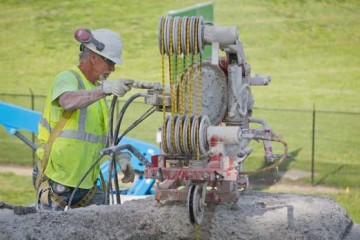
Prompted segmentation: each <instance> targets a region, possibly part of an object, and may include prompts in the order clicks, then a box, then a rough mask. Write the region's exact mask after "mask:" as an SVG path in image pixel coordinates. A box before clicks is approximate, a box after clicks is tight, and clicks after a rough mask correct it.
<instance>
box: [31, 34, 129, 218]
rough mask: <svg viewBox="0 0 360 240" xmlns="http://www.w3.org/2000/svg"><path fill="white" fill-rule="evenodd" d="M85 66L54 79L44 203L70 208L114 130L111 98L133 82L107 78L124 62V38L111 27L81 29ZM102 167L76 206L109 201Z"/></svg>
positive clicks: (46, 131) (44, 152)
mask: <svg viewBox="0 0 360 240" xmlns="http://www.w3.org/2000/svg"><path fill="white" fill-rule="evenodd" d="M74 37H75V39H76V40H77V41H78V42H79V43H80V54H79V64H78V65H77V66H74V67H73V68H71V69H70V70H66V71H62V72H60V73H59V74H58V75H57V76H56V78H55V79H54V81H53V82H52V85H51V88H50V91H49V93H48V96H47V99H46V102H45V108H44V112H43V114H42V118H41V120H40V123H39V135H38V138H39V140H40V141H41V143H42V146H41V147H39V148H38V150H37V154H38V156H39V164H38V173H37V174H36V171H35V176H34V178H36V179H34V185H35V189H36V190H37V196H38V201H37V202H38V206H39V208H41V209H49V210H57V211H58V210H64V208H65V207H66V206H67V205H68V203H69V200H70V196H71V195H72V193H73V191H74V189H75V188H76V186H77V185H78V184H79V183H80V182H81V180H82V178H83V177H84V176H85V175H86V172H87V171H88V170H89V169H91V166H92V165H93V164H94V162H95V161H96V160H97V159H99V157H100V155H99V151H100V150H101V149H103V148H104V147H105V143H106V136H107V132H108V112H109V110H108V105H107V103H106V101H105V97H106V96H108V95H111V94H114V95H116V96H119V97H122V96H124V95H125V94H126V92H128V91H129V90H130V89H131V86H132V83H133V81H132V80H128V79H118V80H107V78H108V77H109V75H110V74H111V73H112V72H113V71H115V64H121V62H122V60H121V54H122V41H121V38H120V36H119V35H118V34H117V33H115V32H113V31H111V30H109V29H98V30H93V31H90V30H88V29H78V30H76V31H75V32H74ZM99 173H100V166H99V164H96V166H95V167H94V168H92V170H91V171H90V172H89V174H87V175H86V177H85V178H84V179H83V181H82V182H81V184H80V185H79V187H78V189H77V191H75V194H74V196H73V199H72V201H71V204H72V207H81V206H88V205H91V204H97V205H100V204H104V199H105V195H104V193H103V191H101V190H100V189H99V188H98V187H97V185H96V181H97V179H98V176H99Z"/></svg>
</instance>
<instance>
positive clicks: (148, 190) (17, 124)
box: [0, 101, 160, 195]
mask: <svg viewBox="0 0 360 240" xmlns="http://www.w3.org/2000/svg"><path fill="white" fill-rule="evenodd" d="M40 117H41V113H39V112H36V111H33V110H30V109H26V108H23V107H19V106H16V105H12V104H9V103H5V102H1V101H0V125H3V126H4V128H5V129H6V130H7V131H8V132H9V134H11V135H15V136H16V137H18V138H19V139H20V140H22V141H23V142H24V143H25V144H27V145H28V146H29V147H31V148H32V149H33V150H34V151H35V150H36V149H37V146H36V145H35V144H34V143H33V142H32V141H30V140H29V139H27V138H26V137H25V136H24V135H23V134H21V133H20V132H19V131H21V130H23V131H27V132H31V133H35V134H37V133H38V123H39V121H40ZM122 144H130V145H132V146H134V147H136V149H137V150H138V151H139V152H140V153H142V155H143V156H144V157H145V158H146V159H147V160H148V161H149V162H150V161H151V156H153V155H156V154H159V153H160V149H159V148H158V147H156V146H154V145H152V144H149V143H146V142H143V141H139V140H136V139H132V138H129V137H124V138H123V139H122V140H121V142H120V144H119V145H122ZM125 151H127V150H125ZM129 153H130V154H131V160H130V162H131V166H132V168H133V169H134V171H135V172H136V173H139V177H138V178H137V180H136V181H135V182H134V183H133V184H132V186H131V187H130V188H129V189H127V190H126V191H124V193H126V195H150V194H154V191H153V190H152V186H153V185H154V182H155V180H154V179H146V178H144V177H143V176H142V174H143V172H144V170H145V167H144V165H143V164H142V163H141V162H140V161H139V160H138V159H137V158H136V157H135V156H134V155H133V154H132V153H131V152H129ZM108 167H109V161H106V162H104V163H103V164H102V165H101V166H100V170H101V172H102V174H103V176H104V177H107V175H108ZM116 170H117V172H118V171H119V170H120V166H117V168H116ZM106 180H107V179H105V181H106Z"/></svg>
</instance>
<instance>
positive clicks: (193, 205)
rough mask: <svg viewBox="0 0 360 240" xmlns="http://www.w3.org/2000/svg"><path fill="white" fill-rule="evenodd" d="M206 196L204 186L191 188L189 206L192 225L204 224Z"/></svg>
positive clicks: (198, 185) (199, 185) (192, 186)
mask: <svg viewBox="0 0 360 240" xmlns="http://www.w3.org/2000/svg"><path fill="white" fill-rule="evenodd" d="M204 196H205V195H204V194H203V184H197V185H195V184H192V185H191V186H190V188H189V194H188V202H187V205H188V213H189V220H190V223H191V224H195V223H196V224H201V222H202V219H203V216H204V210H205V201H204V200H205V199H204Z"/></svg>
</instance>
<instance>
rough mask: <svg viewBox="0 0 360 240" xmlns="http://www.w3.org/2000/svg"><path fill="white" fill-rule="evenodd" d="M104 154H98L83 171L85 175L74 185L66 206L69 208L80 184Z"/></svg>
mask: <svg viewBox="0 0 360 240" xmlns="http://www.w3.org/2000/svg"><path fill="white" fill-rule="evenodd" d="M103 156H104V155H102V154H101V155H100V157H99V158H98V159H97V160H96V161H95V162H94V163H93V165H91V167H90V168H89V169H88V170H87V172H86V173H85V175H84V176H83V177H82V178H81V179H80V182H79V183H78V184H77V185H76V187H75V189H74V190H73V192H72V194H71V196H70V200H69V203H68V205H67V207H68V208H69V209H70V207H71V202H72V200H73V198H74V196H75V193H76V191H77V190H78V189H79V186H80V184H81V183H82V182H83V181H84V180H85V178H86V177H87V175H88V174H89V173H90V171H91V170H92V169H93V168H94V167H95V166H96V164H98V163H99V162H100V160H101V159H102V157H103Z"/></svg>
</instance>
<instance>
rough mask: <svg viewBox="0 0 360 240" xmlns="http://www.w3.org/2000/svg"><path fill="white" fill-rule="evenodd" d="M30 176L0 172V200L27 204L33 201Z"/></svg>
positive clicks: (33, 192) (33, 193) (33, 191)
mask: <svg viewBox="0 0 360 240" xmlns="http://www.w3.org/2000/svg"><path fill="white" fill-rule="evenodd" d="M31 181H32V180H31V177H26V176H18V175H15V174H13V173H0V182H1V188H0V201H4V202H9V203H11V204H16V205H23V206H27V205H30V204H32V203H34V201H35V190H34V187H33V185H32V183H31Z"/></svg>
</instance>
